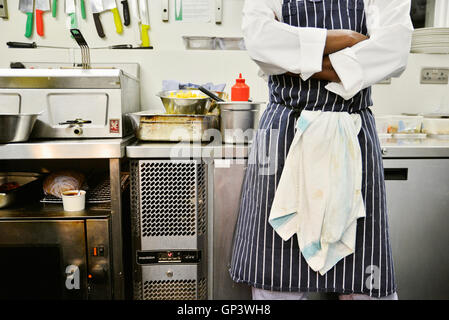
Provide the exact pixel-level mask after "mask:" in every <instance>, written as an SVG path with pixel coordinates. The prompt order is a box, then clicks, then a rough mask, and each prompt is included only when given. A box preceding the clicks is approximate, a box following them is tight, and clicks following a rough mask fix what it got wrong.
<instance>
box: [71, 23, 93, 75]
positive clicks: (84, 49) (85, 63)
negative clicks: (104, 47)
mask: <svg viewBox="0 0 449 320" xmlns="http://www.w3.org/2000/svg"><path fill="white" fill-rule="evenodd" d="M70 33H71V34H72V36H73V38H74V39H75V41H76V42H77V43H78V45H79V46H80V48H81V65H82V68H83V69H91V64H90V48H89V45H88V44H87V42H86V40H85V39H84V37H83V35H82V33H81V31H79V30H78V29H70Z"/></svg>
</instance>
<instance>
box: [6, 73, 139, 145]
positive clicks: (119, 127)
mask: <svg viewBox="0 0 449 320" xmlns="http://www.w3.org/2000/svg"><path fill="white" fill-rule="evenodd" d="M139 110H140V82H139V79H138V78H137V77H136V76H131V75H129V74H127V73H125V72H123V71H121V70H119V69H111V68H109V69H90V70H81V69H73V68H72V69H0V113H13V114H19V113H22V114H26V113H39V112H42V114H41V115H39V117H38V119H37V121H36V124H35V127H34V130H33V132H32V137H34V138H120V137H124V136H126V135H128V134H130V133H132V123H131V119H130V118H129V117H128V116H127V114H128V113H131V112H136V111H139Z"/></svg>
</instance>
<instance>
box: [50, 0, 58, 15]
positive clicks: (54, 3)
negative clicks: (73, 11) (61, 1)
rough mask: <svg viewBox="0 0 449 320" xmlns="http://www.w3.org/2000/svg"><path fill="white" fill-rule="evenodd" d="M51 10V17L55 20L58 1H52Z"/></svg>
mask: <svg viewBox="0 0 449 320" xmlns="http://www.w3.org/2000/svg"><path fill="white" fill-rule="evenodd" d="M51 9H52V13H51V15H52V16H53V18H56V12H58V0H53V5H52V7H51Z"/></svg>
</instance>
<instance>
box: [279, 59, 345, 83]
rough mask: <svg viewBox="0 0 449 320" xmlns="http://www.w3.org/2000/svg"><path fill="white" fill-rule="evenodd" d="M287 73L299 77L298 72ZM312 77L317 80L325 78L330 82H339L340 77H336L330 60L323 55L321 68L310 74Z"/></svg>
mask: <svg viewBox="0 0 449 320" xmlns="http://www.w3.org/2000/svg"><path fill="white" fill-rule="evenodd" d="M287 75H289V76H292V77H299V76H300V75H299V74H294V73H291V72H287ZM312 79H317V80H325V81H330V82H340V78H339V77H338V74H337V72H335V70H334V68H333V67H332V63H331V60H330V59H329V56H325V57H324V58H323V66H322V70H321V71H320V72H318V73H315V74H314V75H313V76H312Z"/></svg>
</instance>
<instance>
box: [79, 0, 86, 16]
mask: <svg viewBox="0 0 449 320" xmlns="http://www.w3.org/2000/svg"><path fill="white" fill-rule="evenodd" d="M80 2H81V17H82V18H83V19H84V20H86V4H85V3H84V0H81V1H80Z"/></svg>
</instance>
